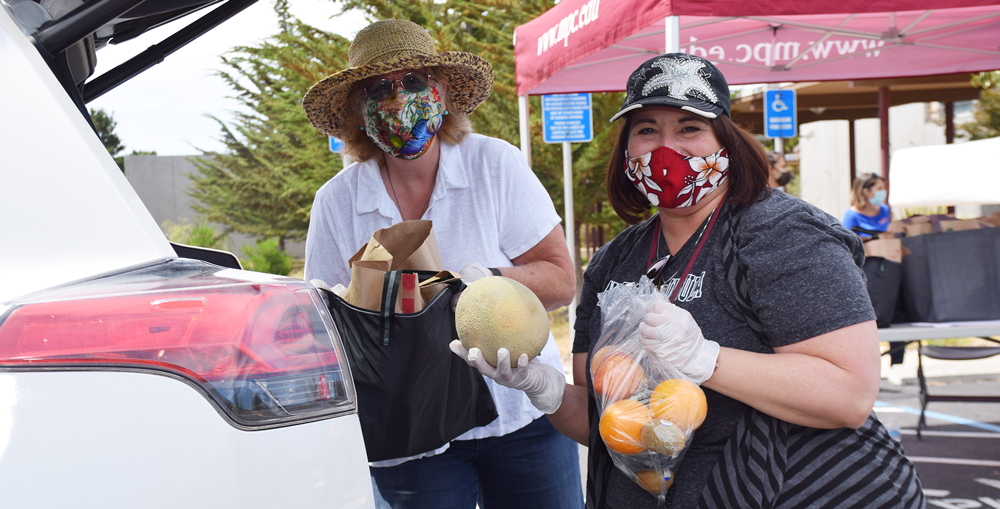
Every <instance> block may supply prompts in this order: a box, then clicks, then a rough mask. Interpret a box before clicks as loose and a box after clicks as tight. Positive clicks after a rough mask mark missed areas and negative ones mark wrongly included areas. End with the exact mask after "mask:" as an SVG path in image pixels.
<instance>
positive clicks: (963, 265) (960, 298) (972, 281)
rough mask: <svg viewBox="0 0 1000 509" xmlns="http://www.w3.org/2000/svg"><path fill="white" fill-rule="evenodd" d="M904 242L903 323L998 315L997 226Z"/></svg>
mask: <svg viewBox="0 0 1000 509" xmlns="http://www.w3.org/2000/svg"><path fill="white" fill-rule="evenodd" d="M902 240H903V246H904V247H906V248H908V249H909V250H910V254H909V255H907V256H904V257H903V301H904V303H905V304H906V320H907V321H909V322H954V321H967V320H997V319H1000V228H982V229H978V230H964V231H953V232H946V233H929V234H925V235H918V236H916V237H907V238H904V239H902Z"/></svg>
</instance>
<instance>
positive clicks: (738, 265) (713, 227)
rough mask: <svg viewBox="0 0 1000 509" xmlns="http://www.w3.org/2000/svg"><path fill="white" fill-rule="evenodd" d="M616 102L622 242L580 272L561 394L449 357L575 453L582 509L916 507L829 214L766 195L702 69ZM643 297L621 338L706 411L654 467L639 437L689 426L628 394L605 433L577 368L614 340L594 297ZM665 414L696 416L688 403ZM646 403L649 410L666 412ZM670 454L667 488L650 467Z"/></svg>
mask: <svg viewBox="0 0 1000 509" xmlns="http://www.w3.org/2000/svg"><path fill="white" fill-rule="evenodd" d="M626 94H627V95H626V98H625V101H624V103H623V104H622V108H621V110H620V111H619V112H618V114H616V115H615V116H614V117H612V119H611V120H612V121H615V120H619V119H620V122H621V124H620V127H619V131H618V139H617V142H616V145H615V148H614V150H613V152H612V156H611V160H610V161H609V163H608V172H607V187H608V200H609V202H610V203H611V205H612V207H613V208H614V210H615V212H616V213H617V214H618V215H619V216H620V217H621V218H622V219H623V220H624V221H625V222H627V223H629V224H631V225H632V226H631V227H629V228H628V229H626V230H624V231H623V232H621V233H620V234H619V235H618V236H617V237H615V239H614V240H612V241H611V242H610V243H608V244H607V245H605V246H604V247H602V248H601V250H600V251H598V253H597V254H596V255H595V256H594V257H593V259H592V260H591V261H590V264H589V265H588V267H587V272H586V273H585V274H584V283H583V293H582V296H581V298H580V305H579V307H578V308H577V318H576V324H575V329H576V335H575V337H574V344H573V352H574V354H573V373H574V384H573V385H567V383H566V381H565V379H564V378H562V373H558V372H554V371H553V370H551V368H549V367H548V366H545V365H543V364H540V363H536V362H527V358H526V357H522V359H520V360H519V361H523V363H522V362H519V364H518V367H517V368H510V367H506V364H505V363H502V362H501V363H499V364H498V365H499V366H501V367H500V368H493V367H492V366H489V365H487V364H484V363H482V362H481V361H480V360H479V359H480V358H479V356H473V357H468V355H469V352H465V351H464V349H462V348H461V343H452V348H453V350H457V352H456V353H458V354H459V355H464V356H466V358H467V359H468V360H469V362H470V364H473V365H475V366H476V367H477V368H479V370H480V371H482V372H484V373H491V374H493V376H494V377H495V379H497V380H500V381H502V383H505V384H507V385H510V386H512V387H518V388H521V390H524V391H525V392H526V393H528V394H530V395H532V396H533V401H535V400H542V401H548V400H549V399H556V400H557V401H558V402H557V403H555V406H556V407H557V410H556V412H554V413H552V414H550V416H549V418H550V419H551V420H552V422H553V424H555V425H556V426H557V427H558V428H559V429H560V430H562V431H563V432H564V433H566V434H567V435H568V436H571V437H573V438H574V439H575V440H578V441H579V442H580V443H582V444H585V445H587V446H588V454H589V462H588V471H587V506H588V507H595V508H629V509H633V508H640V507H649V508H653V507H662V506H664V505H665V506H666V507H670V508H690V507H701V508H715V507H738V508H761V507H770V508H776V509H784V508H787V509H792V508H794V509H801V508H819V507H852V508H854V507H857V508H861V507H864V508H876V507H877V508H886V509H888V508H907V509H910V508H920V507H923V506H924V503H925V500H924V495H923V492H922V491H921V487H920V482H919V480H918V479H917V475H916V469H915V468H914V466H913V464H912V463H911V462H910V461H908V460H907V459H906V457H905V456H904V454H903V450H902V448H901V447H900V445H899V444H898V443H896V441H895V440H893V439H892V438H890V436H889V434H888V432H887V431H886V429H885V427H884V426H882V424H881V423H880V422H879V421H878V420H877V418H876V416H875V414H874V413H873V412H872V407H873V405H874V403H875V399H876V397H877V396H878V391H879V348H878V334H877V331H876V327H875V314H874V311H873V310H872V305H871V302H870V300H869V298H868V290H867V287H866V285H865V280H864V273H863V272H862V270H861V267H860V265H861V264H863V262H864V249H863V247H862V245H861V240H860V239H859V238H858V236H857V235H854V234H853V233H851V232H850V231H848V230H847V229H845V228H844V227H843V226H841V225H840V223H839V221H837V219H836V218H834V217H832V216H830V215H829V214H826V213H824V212H823V211H821V210H819V209H817V208H816V207H814V206H812V205H810V204H808V203H806V202H804V201H802V200H800V199H798V198H795V197H793V196H790V195H788V194H785V193H778V192H772V191H771V190H770V188H769V187H768V185H767V182H768V175H769V172H770V164H769V162H768V160H767V157H766V154H765V152H764V147H763V146H762V145H761V144H760V142H758V141H757V140H756V139H755V138H754V137H753V135H751V134H750V133H748V132H747V131H745V130H743V129H741V128H739V127H738V126H737V125H736V124H734V123H733V121H732V120H731V119H730V117H729V112H730V102H729V99H730V95H729V86H728V84H727V83H726V80H725V77H724V76H723V75H722V73H721V72H720V71H719V69H718V68H716V67H715V65H713V64H712V63H711V62H709V61H708V60H706V59H704V58H701V57H698V56H694V55H688V54H683V53H670V54H666V55H660V56H657V57H653V58H651V59H649V60H648V61H646V62H644V63H643V64H642V65H641V66H639V68H638V69H636V70H635V71H634V72H633V73H632V75H631V76H630V77H629V79H628V81H627V85H626ZM651 206H652V211H653V214H652V217H649V218H648V219H645V220H644V218H643V214H645V213H646V212H647V211H649V210H650V207H651ZM650 282H652V283H653V284H655V285H656V286H658V287H661V288H662V290H663V293H662V294H661V295H660V298H659V299H658V300H657V301H656V302H655V303H653V304H651V305H650V306H649V307H648V308H646V309H642V310H638V312H637V314H638V315H640V316H641V318H640V319H639V320H638V321H637V322H638V323H634V324H631V325H630V326H622V328H623V329H625V330H630V331H633V332H632V333H633V334H635V337H636V340H635V342H636V343H639V345H637V347H638V348H641V349H642V356H643V357H645V358H647V359H648V358H655V359H659V362H661V363H662V362H666V363H669V364H670V365H671V366H673V367H675V368H676V369H677V370H678V371H680V372H681V373H682V374H683V375H684V377H685V378H686V379H687V380H689V381H690V382H693V383H696V384H699V385H701V387H702V389H703V390H704V392H705V396H706V399H707V415H706V414H704V413H701V414H700V415H702V416H704V419H705V420H704V422H703V423H702V424H701V426H700V427H697V424H695V425H694V427H696V428H697V429H696V430H695V431H694V432H693V435H692V436H691V440H689V441H687V442H686V443H687V444H688V445H687V449H686V450H684V451H682V452H680V453H678V452H676V449H674V447H677V446H675V445H671V447H670V449H673V451H672V452H671V451H667V452H666V453H664V452H662V451H664V450H665V449H667V448H665V447H664V446H663V442H662V441H658V439H660V438H661V437H663V436H666V437H670V436H671V435H669V434H664V435H660V434H659V433H658V431H657V432H654V433H653V434H651V435H647V430H649V429H653V430H662V431H666V430H668V429H669V428H670V427H673V429H674V430H676V429H677V428H678V427H680V426H683V427H685V428H686V429H688V430H690V429H691V427H690V426H689V425H684V424H678V423H679V422H684V421H683V420H678V419H675V418H673V417H671V419H674V420H677V421H678V422H670V421H669V420H667V417H658V416H656V414H653V417H654V418H655V419H656V420H655V421H654V420H653V419H649V420H646V421H643V419H644V418H645V417H644V416H643V414H642V410H643V409H645V407H644V406H643V404H642V403H639V402H636V401H634V399H639V400H641V399H643V398H644V397H646V396H645V394H648V392H645V393H644V392H643V391H650V390H651V389H653V388H652V387H648V388H646V387H644V385H643V384H642V383H638V384H637V385H636V386H632V387H630V388H629V392H630V394H632V390H633V389H635V393H634V396H633V401H632V402H631V404H632V405H633V408H638V409H639V410H637V411H636V412H634V413H633V415H638V417H637V418H633V420H632V421H631V423H629V422H627V421H626V424H629V425H630V426H631V428H630V430H627V433H619V434H618V435H617V436H616V435H615V434H614V431H615V429H616V428H615V424H614V422H615V421H613V420H610V419H609V420H608V421H605V420H602V416H601V413H600V408H599V406H598V405H599V402H600V401H601V399H599V397H598V395H597V394H596V392H595V389H594V385H595V384H594V375H592V374H593V373H594V371H592V370H593V369H594V368H595V366H594V364H595V363H596V364H597V365H598V366H604V365H605V364H603V363H606V362H608V361H607V360H603V361H602V360H600V359H601V357H600V356H601V355H602V354H600V353H596V354H595V351H596V350H597V348H598V346H599V345H600V344H601V340H602V334H609V335H610V334H613V332H614V331H608V330H607V329H606V328H605V327H604V324H602V320H605V319H607V318H608V317H605V316H604V313H605V309H603V308H602V307H601V306H600V305H599V302H605V303H606V302H607V301H606V300H603V301H601V300H599V297H598V294H599V293H600V292H604V291H606V290H607V289H609V288H611V289H614V288H621V287H626V288H627V285H628V284H630V283H638V284H639V285H640V286H641V285H648V284H649V283H650ZM608 313H609V314H611V311H608ZM610 318H611V320H609V322H610V324H611V325H612V326H613V325H615V324H616V322H615V321H614V318H615V316H610ZM627 327H632V328H627ZM603 358H604V359H607V358H608V357H603ZM647 365H648V364H647ZM598 376H600V375H598ZM619 378H620V379H623V378H624V379H629V378H630V377H626V376H624V375H620V377H619ZM609 379H610V380H612V381H610V382H609ZM583 380H586V383H585V384H582V383H580V381H583ZM599 381H600V382H602V385H604V387H607V385H606V384H608V383H612V384H613V383H614V381H613V378H611V377H602V378H601V379H600V380H599ZM636 387H637V388H636ZM667 387H669V385H668V386H667ZM657 389H659V387H657ZM683 400H684V401H690V402H693V403H688V404H690V405H692V406H695V408H696V409H698V410H699V411H705V410H704V409H705V407H702V406H700V405H699V404H698V402H697V399H695V398H690V399H686V398H684V399H683ZM660 401H661V406H660V409H661V411H662V410H663V404H664V402H670V401H674V400H673V399H672V398H670V397H669V396H668V397H665V398H663V399H661V400H660ZM666 404H667V405H669V404H670V403H666ZM679 406H680V405H679ZM682 406H687V405H682ZM607 415H611V416H612V417H614V414H605V416H607ZM619 415H620V414H619ZM660 415H661V416H666V415H670V414H663V413H661V414H660ZM681 417H682V418H684V416H683V414H682V415H681ZM689 422H690V421H689ZM636 423H638V424H639V425H640V426H642V428H643V432H642V434H641V435H638V436H639V438H638V440H637V439H636V438H635V437H636V436H637V430H636V428H635V426H633V425H634V424H636ZM606 424H608V426H607V428H606ZM649 424H653V426H654V427H652V428H650V427H647V426H648V425H649ZM617 429H618V430H621V429H623V428H617ZM607 431H610V433H608V432H607ZM675 433H676V432H675ZM674 436H676V434H675V435H674ZM605 437H607V438H605ZM671 440H674V442H673V443H676V439H671ZM623 441H625V442H624V443H625V445H627V446H628V447H626V448H624V449H623V448H622V447H621V444H622V443H623ZM616 447H617V448H618V449H617V452H616V454H619V455H618V456H613V455H612V452H610V451H613V450H616V449H615V448H616ZM647 447H648V448H649V450H646V449H647ZM681 447H683V446H681ZM655 448H659V449H658V451H660V452H658V453H656V454H654V453H653V452H650V451H655V450H657V449H655ZM622 450H626V451H629V452H628V453H629V454H632V458H634V459H635V460H636V463H634V464H637V465H642V466H639V467H638V468H643V469H649V468H650V467H649V466H647V465H655V468H656V470H644V471H642V472H640V471H637V470H635V469H633V470H630V469H629V468H628V464H627V463H625V462H622V463H619V462H621V461H622V457H623V455H624V453H621V451H622ZM677 454H680V455H681V456H682V459H680V460H679V461H680V462H679V463H678V464H676V471H674V472H671V471H670V468H671V467H672V465H673V463H668V460H667V459H666V458H670V457H672V458H671V459H676V456H675V455H677ZM654 462H655V463H654ZM662 465H669V466H668V467H667V468H666V469H664V468H661V466H662ZM640 473H642V474H649V473H652V474H653V475H652V476H650V475H641V476H640V475H639V474H640ZM658 497H662V498H660V499H659V500H658Z"/></svg>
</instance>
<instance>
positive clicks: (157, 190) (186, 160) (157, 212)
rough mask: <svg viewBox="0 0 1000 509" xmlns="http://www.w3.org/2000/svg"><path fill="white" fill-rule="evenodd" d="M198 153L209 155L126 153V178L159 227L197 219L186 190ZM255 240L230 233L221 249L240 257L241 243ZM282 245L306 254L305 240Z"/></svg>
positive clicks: (296, 253)
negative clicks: (134, 154) (167, 223)
mask: <svg viewBox="0 0 1000 509" xmlns="http://www.w3.org/2000/svg"><path fill="white" fill-rule="evenodd" d="M197 157H211V156H125V178H126V179H128V181H129V183H131V184H132V187H133V188H134V189H135V192H136V194H138V195H139V198H140V199H141V200H142V203H143V204H144V205H145V206H146V208H147V209H149V213H150V214H152V215H153V219H155V220H156V224H158V225H160V228H161V229H164V230H165V227H164V226H165V223H166V222H167V221H171V222H174V223H187V224H193V223H195V222H196V221H197V219H198V214H196V213H195V211H194V210H193V209H192V208H191V205H192V203H193V201H194V200H192V198H191V197H190V196H188V194H187V191H188V189H189V188H190V187H191V180H190V178H189V177H188V175H190V174H191V173H194V172H195V171H196V168H195V165H194V163H192V162H191V159H193V158H197ZM215 229H216V231H219V232H221V231H222V230H223V227H222V226H221V225H216V227H215ZM255 243H256V239H255V238H253V237H251V236H248V235H242V234H237V233H231V234H229V237H228V238H227V239H226V243H225V246H224V249H225V250H227V251H230V252H232V253H234V254H236V255H237V256H239V257H242V256H243V246H244V245H248V244H249V245H252V244H255ZM285 249H286V250H287V251H288V252H289V253H290V254H292V255H293V256H296V257H299V258H302V257H304V256H305V242H295V243H286V244H285Z"/></svg>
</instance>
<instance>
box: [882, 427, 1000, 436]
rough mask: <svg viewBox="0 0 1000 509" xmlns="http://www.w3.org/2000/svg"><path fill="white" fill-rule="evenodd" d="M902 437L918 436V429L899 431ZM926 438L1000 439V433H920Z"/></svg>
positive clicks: (927, 431) (926, 431)
mask: <svg viewBox="0 0 1000 509" xmlns="http://www.w3.org/2000/svg"><path fill="white" fill-rule="evenodd" d="M899 434H901V435H913V436H917V430H916V429H902V430H899ZM920 434H921V435H923V436H925V437H949V438H1000V433H985V432H981V431H929V430H926V429H925V430H923V431H921V432H920Z"/></svg>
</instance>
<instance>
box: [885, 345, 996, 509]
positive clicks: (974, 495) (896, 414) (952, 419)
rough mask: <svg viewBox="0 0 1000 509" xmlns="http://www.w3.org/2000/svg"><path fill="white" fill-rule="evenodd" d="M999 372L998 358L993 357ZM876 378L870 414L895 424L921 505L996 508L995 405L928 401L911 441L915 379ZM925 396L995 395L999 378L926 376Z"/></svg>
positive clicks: (953, 508) (916, 408)
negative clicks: (919, 428)
mask: <svg viewBox="0 0 1000 509" xmlns="http://www.w3.org/2000/svg"><path fill="white" fill-rule="evenodd" d="M994 359H995V361H994V362H996V364H997V371H1000V357H998V358H994ZM904 382H905V383H904V385H903V386H900V387H896V386H892V385H890V384H889V383H888V381H886V380H882V386H881V390H880V391H879V398H878V403H877V404H876V407H875V413H876V415H878V418H879V420H881V421H882V422H883V423H889V422H890V421H892V420H895V421H896V422H897V423H898V424H899V426H900V429H901V443H902V446H903V450H904V451H905V452H906V456H907V457H908V458H909V459H910V461H912V462H913V464H914V465H915V466H916V468H917V474H918V475H919V476H920V481H921V483H922V485H923V489H924V494H925V495H926V496H927V507H943V508H948V509H966V508H969V509H972V508H979V507H983V508H996V509H1000V403H963V402H936V401H935V402H932V403H930V404H929V405H928V406H927V413H926V418H927V427H925V428H924V429H923V431H922V435H923V439H922V440H918V439H917V433H916V428H917V421H918V419H919V415H920V388H919V384H918V383H917V380H916V379H915V378H908V379H904ZM928 392H930V393H931V394H958V395H996V396H1000V374H972V375H961V376H949V377H933V378H928Z"/></svg>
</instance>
